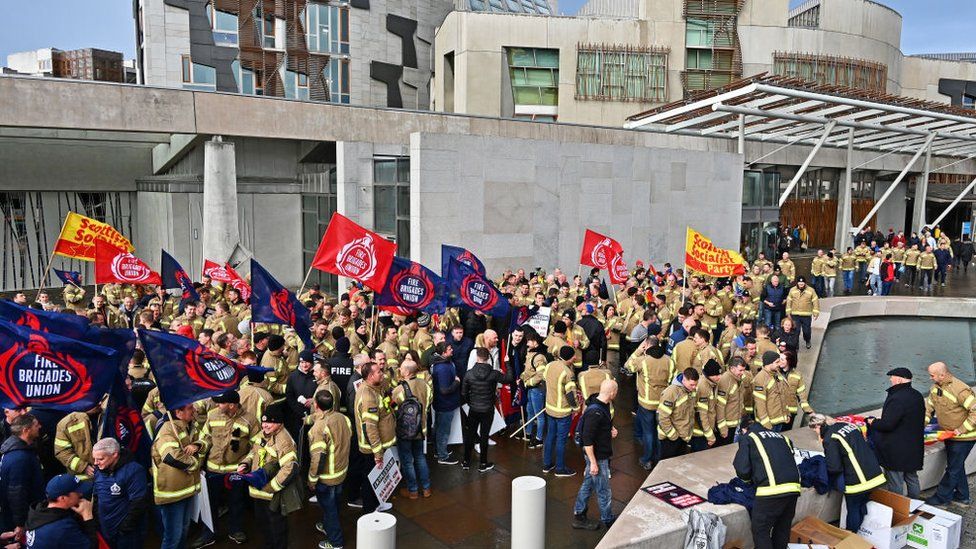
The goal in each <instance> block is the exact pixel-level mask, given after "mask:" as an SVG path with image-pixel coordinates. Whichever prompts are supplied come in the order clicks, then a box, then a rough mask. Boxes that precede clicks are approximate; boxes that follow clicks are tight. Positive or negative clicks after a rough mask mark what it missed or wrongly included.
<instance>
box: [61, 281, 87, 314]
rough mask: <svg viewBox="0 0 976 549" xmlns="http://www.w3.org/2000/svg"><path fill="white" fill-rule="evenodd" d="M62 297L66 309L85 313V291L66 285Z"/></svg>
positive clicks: (72, 285)
mask: <svg viewBox="0 0 976 549" xmlns="http://www.w3.org/2000/svg"><path fill="white" fill-rule="evenodd" d="M61 294H62V297H63V298H64V308H65V309H68V310H69V311H75V312H77V311H83V310H85V304H84V303H83V302H84V300H85V289H84V288H82V287H79V286H75V285H74V284H65V286H64V289H63V290H61Z"/></svg>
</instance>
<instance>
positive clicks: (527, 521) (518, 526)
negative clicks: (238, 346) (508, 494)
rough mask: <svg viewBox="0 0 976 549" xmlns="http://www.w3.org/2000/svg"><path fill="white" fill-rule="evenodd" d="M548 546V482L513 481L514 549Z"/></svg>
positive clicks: (537, 479) (536, 480) (535, 479)
mask: <svg viewBox="0 0 976 549" xmlns="http://www.w3.org/2000/svg"><path fill="white" fill-rule="evenodd" d="M545 546H546V481H545V479H543V478H539V477H530V476H526V477H518V478H516V479H514V480H512V549H543V548H544V547H545Z"/></svg>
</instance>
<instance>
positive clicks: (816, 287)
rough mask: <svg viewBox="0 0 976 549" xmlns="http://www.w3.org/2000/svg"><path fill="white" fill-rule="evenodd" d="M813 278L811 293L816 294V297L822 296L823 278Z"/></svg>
mask: <svg viewBox="0 0 976 549" xmlns="http://www.w3.org/2000/svg"><path fill="white" fill-rule="evenodd" d="M812 278H813V291H814V292H816V293H817V297H823V296H824V289H825V288H824V277H823V276H814V277H812Z"/></svg>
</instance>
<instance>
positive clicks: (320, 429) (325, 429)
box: [308, 391, 352, 547]
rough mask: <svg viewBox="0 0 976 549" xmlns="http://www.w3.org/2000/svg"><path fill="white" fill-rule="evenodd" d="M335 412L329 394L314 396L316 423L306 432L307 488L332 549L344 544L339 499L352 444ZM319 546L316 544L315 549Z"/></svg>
mask: <svg viewBox="0 0 976 549" xmlns="http://www.w3.org/2000/svg"><path fill="white" fill-rule="evenodd" d="M338 408H339V403H338V402H336V401H335V399H334V398H333V395H332V393H330V392H327V391H325V392H323V391H320V392H317V393H315V412H316V414H318V416H319V419H317V420H316V421H315V424H313V425H312V428H311V429H309V431H308V443H309V452H310V456H311V460H310V462H309V468H308V486H309V488H311V489H312V492H313V493H314V494H315V498H316V499H317V500H318V503H319V506H320V507H321V508H322V528H321V530H322V531H325V533H326V536H327V537H328V543H329V544H330V545H331V546H332V547H342V546H343V544H344V539H343V536H342V527H341V526H340V524H339V497H340V496H341V495H342V482H343V481H344V480H346V472H347V471H348V469H349V450H350V448H349V446H350V444H349V442H350V441H351V440H352V427H351V426H350V423H349V418H348V417H346V416H345V415H344V414H341V413H339V412H337V411H336V410H338ZM316 528H318V525H316ZM323 543H325V542H323ZM322 546H323V545H322V544H319V547H322Z"/></svg>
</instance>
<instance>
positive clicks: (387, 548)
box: [356, 513, 396, 549]
mask: <svg viewBox="0 0 976 549" xmlns="http://www.w3.org/2000/svg"><path fill="white" fill-rule="evenodd" d="M356 547H363V548H364V549H396V517H394V516H393V515H391V514H389V513H369V514H366V515H363V516H361V517H359V521H357V522H356Z"/></svg>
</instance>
